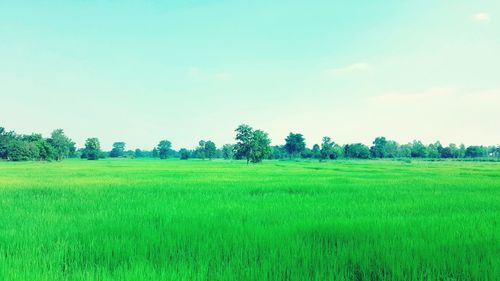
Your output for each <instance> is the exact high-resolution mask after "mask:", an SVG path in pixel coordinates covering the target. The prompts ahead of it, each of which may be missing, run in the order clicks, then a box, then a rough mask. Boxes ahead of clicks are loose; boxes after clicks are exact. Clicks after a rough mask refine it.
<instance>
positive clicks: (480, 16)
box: [472, 12, 491, 22]
mask: <svg viewBox="0 0 500 281" xmlns="http://www.w3.org/2000/svg"><path fill="white" fill-rule="evenodd" d="M472 19H473V20H474V21H477V22H488V21H490V20H491V17H490V15H489V14H488V13H485V12H481V13H477V14H475V15H473V16H472Z"/></svg>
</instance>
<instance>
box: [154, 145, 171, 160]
mask: <svg viewBox="0 0 500 281" xmlns="http://www.w3.org/2000/svg"><path fill="white" fill-rule="evenodd" d="M157 149H158V155H159V156H160V159H167V158H168V157H169V156H170V153H171V151H172V143H171V142H170V141H168V140H162V141H160V143H159V144H158V148H157Z"/></svg>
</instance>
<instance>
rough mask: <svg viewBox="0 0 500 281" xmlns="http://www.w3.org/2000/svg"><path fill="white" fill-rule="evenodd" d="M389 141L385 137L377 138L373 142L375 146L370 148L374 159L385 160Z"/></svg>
mask: <svg viewBox="0 0 500 281" xmlns="http://www.w3.org/2000/svg"><path fill="white" fill-rule="evenodd" d="M386 144H387V140H386V139H385V137H376V138H375V140H374V141H373V146H372V147H371V148H370V152H371V155H372V157H374V158H384V157H385V146H386Z"/></svg>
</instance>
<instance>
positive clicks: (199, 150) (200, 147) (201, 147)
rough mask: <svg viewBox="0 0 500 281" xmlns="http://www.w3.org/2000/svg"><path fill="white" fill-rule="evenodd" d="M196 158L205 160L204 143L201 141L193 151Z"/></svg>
mask: <svg viewBox="0 0 500 281" xmlns="http://www.w3.org/2000/svg"><path fill="white" fill-rule="evenodd" d="M194 152H195V154H196V158H200V159H205V158H206V155H205V141H204V140H201V141H199V142H198V147H197V148H196V149H195V151H194Z"/></svg>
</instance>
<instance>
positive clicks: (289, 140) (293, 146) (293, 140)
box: [285, 133, 306, 158]
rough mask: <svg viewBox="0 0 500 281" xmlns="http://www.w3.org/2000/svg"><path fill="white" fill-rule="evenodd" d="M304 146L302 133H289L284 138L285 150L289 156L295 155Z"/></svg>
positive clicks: (302, 149)
mask: <svg viewBox="0 0 500 281" xmlns="http://www.w3.org/2000/svg"><path fill="white" fill-rule="evenodd" d="M305 147H306V143H305V139H304V136H303V135H302V134H294V133H290V134H289V135H288V136H287V137H286V139H285V150H286V151H287V152H288V155H289V157H290V158H292V157H294V158H295V157H297V155H300V153H302V152H303V151H304V149H305Z"/></svg>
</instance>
